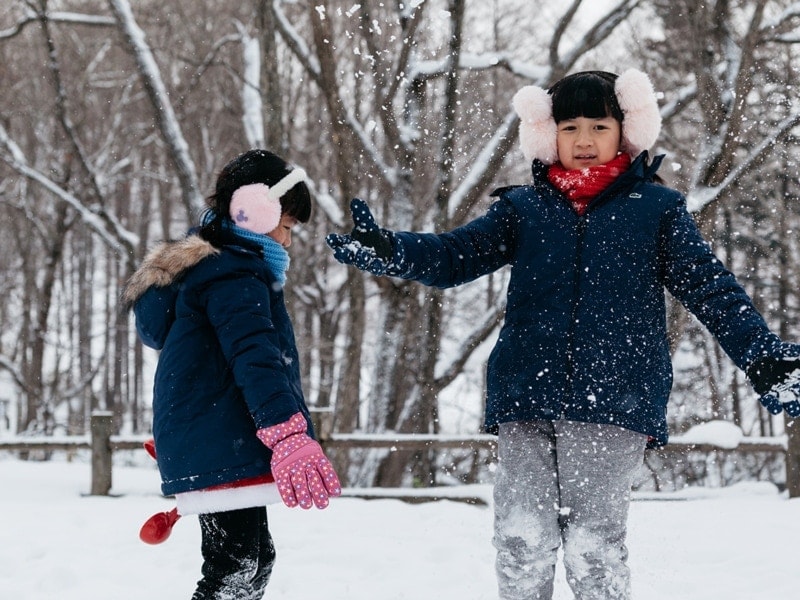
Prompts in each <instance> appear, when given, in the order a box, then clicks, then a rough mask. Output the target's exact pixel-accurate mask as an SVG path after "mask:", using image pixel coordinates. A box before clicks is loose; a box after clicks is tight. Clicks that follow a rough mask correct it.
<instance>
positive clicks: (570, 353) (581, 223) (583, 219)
mask: <svg viewBox="0 0 800 600" xmlns="http://www.w3.org/2000/svg"><path fill="white" fill-rule="evenodd" d="M587 220H588V219H587V216H586V214H583V215H581V216H579V217H578V223H577V226H576V228H577V239H576V243H575V277H574V280H573V286H572V314H571V315H570V323H569V334H568V336H569V337H568V342H567V389H566V390H564V398H562V400H561V418H562V419H564V418H566V406H565V404H566V399H567V398H571V397H572V391H573V389H572V388H573V384H574V381H575V338H576V328H577V322H578V321H577V320H578V304H579V303H580V281H581V268H582V266H583V250H584V248H583V245H584V241H585V238H586V224H587Z"/></svg>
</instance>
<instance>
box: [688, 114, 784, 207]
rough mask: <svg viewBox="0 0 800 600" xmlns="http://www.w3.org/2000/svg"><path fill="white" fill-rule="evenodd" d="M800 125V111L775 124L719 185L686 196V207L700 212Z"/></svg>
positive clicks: (700, 189) (699, 189) (697, 190)
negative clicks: (766, 135)
mask: <svg viewBox="0 0 800 600" xmlns="http://www.w3.org/2000/svg"><path fill="white" fill-rule="evenodd" d="M797 126H800V113H798V114H794V115H790V116H788V117H787V118H785V119H784V120H783V121H781V122H780V123H778V125H776V126H775V129H773V130H772V132H771V134H770V135H769V136H768V137H766V138H765V139H763V140H762V141H761V143H760V144H758V146H756V147H755V148H754V149H753V151H752V152H750V154H748V155H747V157H746V158H745V159H744V160H743V161H742V162H740V163H739V164H738V165H736V167H734V168H733V169H731V171H730V173H728V175H727V177H725V179H724V180H723V181H722V183H720V184H719V185H718V186H715V187H713V188H709V187H697V188H695V189H694V190H693V191H692V192H690V193H689V194H688V195H687V197H686V207H687V209H688V210H689V212H699V211H700V210H702V209H703V208H704V207H706V206H707V205H708V204H710V203H711V202H713V201H714V200H716V199H717V198H718V197H719V196H720V195H721V194H722V193H723V192H724V191H726V190H727V189H728V188H729V187H731V186H732V185H733V184H735V183H736V182H737V181H738V180H739V179H740V178H741V177H743V176H744V175H746V174H747V173H748V172H750V171H751V170H752V169H754V168H755V167H756V165H757V164H758V163H759V161H760V160H761V158H762V157H763V156H764V155H765V154H766V153H767V152H768V151H770V150H771V149H772V147H773V146H774V145H775V144H777V143H778V141H780V139H781V138H782V137H783V136H784V135H786V134H787V133H788V132H789V131H791V130H792V129H794V128H795V127H797Z"/></svg>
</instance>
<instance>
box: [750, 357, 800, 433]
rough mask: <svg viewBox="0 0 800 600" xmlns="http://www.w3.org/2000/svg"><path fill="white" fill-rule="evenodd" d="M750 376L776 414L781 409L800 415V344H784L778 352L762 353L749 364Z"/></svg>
mask: <svg viewBox="0 0 800 600" xmlns="http://www.w3.org/2000/svg"><path fill="white" fill-rule="evenodd" d="M747 377H748V378H749V379H750V382H751V383H752V384H753V389H755V391H756V393H758V394H759V395H760V396H761V397H760V398H759V401H760V402H761V404H763V405H764V407H765V408H766V409H767V410H768V411H769V412H770V413H772V414H773V415H777V414H779V413H780V412H781V410H785V411H786V414H788V415H789V416H791V417H800V346H797V345H796V344H782V345H781V347H780V349H779V352H778V354H777V356H762V357H760V358H757V359H756V360H754V361H753V363H752V364H751V365H750V366H749V367H747Z"/></svg>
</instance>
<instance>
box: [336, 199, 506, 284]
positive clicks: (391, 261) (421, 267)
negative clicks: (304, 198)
mask: <svg viewBox="0 0 800 600" xmlns="http://www.w3.org/2000/svg"><path fill="white" fill-rule="evenodd" d="M350 210H351V212H352V214H353V223H354V227H353V230H352V232H351V233H350V234H347V235H344V234H337V233H332V234H330V235H328V237H327V239H326V241H327V243H328V245H329V246H330V247H331V249H332V250H333V254H334V257H335V258H336V260H338V261H339V262H341V263H344V264H348V265H353V266H355V267H357V268H359V269H361V270H363V271H368V272H370V273H373V274H374V275H392V276H395V277H403V278H404V279H413V280H415V281H419V282H420V283H423V284H425V285H430V286H434V287H440V288H447V287H453V286H456V285H460V284H462V283H466V282H468V281H472V280H473V279H477V278H478V277H480V276H482V275H486V274H487V273H491V272H492V271H496V270H497V269H499V268H500V267H502V266H504V265H506V264H509V263H510V262H511V261H512V259H513V256H514V252H515V247H516V231H517V229H516V228H517V225H518V223H519V219H518V217H517V215H516V212H515V211H514V208H513V206H512V205H511V203H510V202H506V201H503V200H501V201H498V202H495V203H494V204H493V205H492V206H491V208H490V209H489V211H488V212H487V214H485V215H483V216H481V217H479V218H477V219H475V220H473V221H471V222H470V223H467V224H466V225H464V226H463V227H459V228H457V229H454V230H453V231H450V232H447V233H442V234H433V233H412V232H394V231H389V230H387V229H382V228H380V227H379V226H378V225H377V224H376V223H375V219H374V218H373V216H372V213H371V212H370V210H369V208H368V207H367V205H366V203H364V201H363V200H359V199H357V198H356V199H354V200H353V201H352V202H351V204H350Z"/></svg>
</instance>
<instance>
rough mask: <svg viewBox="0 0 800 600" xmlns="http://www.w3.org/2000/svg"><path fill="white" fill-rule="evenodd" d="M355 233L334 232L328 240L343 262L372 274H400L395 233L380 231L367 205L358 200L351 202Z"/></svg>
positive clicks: (334, 253) (354, 199)
mask: <svg viewBox="0 0 800 600" xmlns="http://www.w3.org/2000/svg"><path fill="white" fill-rule="evenodd" d="M350 212H351V214H352V215H353V230H352V231H351V232H350V234H349V235H342V234H338V233H331V234H329V235H328V237H327V238H325V241H326V242H327V243H328V246H330V247H331V249H332V250H333V256H334V257H335V258H336V260H338V261H339V262H340V263H344V264H346V265H353V266H355V267H356V268H358V269H361V270H362V271H369V272H370V273H372V274H373V275H398V274H400V269H399V265H398V264H396V261H395V245H394V243H393V238H394V234H393V233H392V232H391V231H388V230H386V229H381V228H380V227H378V224H377V223H376V222H375V218H374V217H373V216H372V213H371V212H370V210H369V207H368V206H367V204H366V202H364V201H363V200H361V199H359V198H353V199H352V200H351V201H350Z"/></svg>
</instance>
